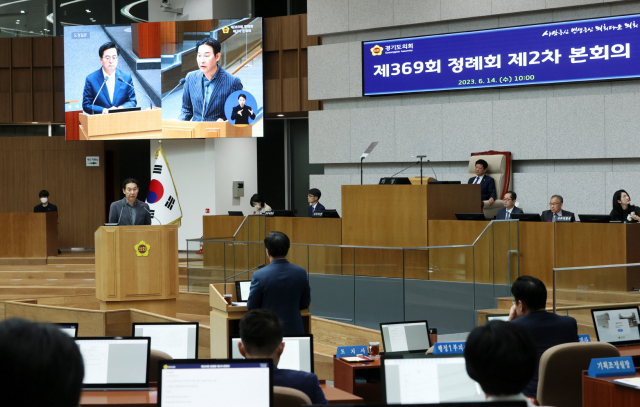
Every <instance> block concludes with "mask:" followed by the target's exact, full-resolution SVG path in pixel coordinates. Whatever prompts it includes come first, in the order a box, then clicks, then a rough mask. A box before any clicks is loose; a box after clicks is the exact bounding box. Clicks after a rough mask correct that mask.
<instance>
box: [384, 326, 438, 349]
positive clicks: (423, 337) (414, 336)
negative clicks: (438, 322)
mask: <svg viewBox="0 0 640 407" xmlns="http://www.w3.org/2000/svg"><path fill="white" fill-rule="evenodd" d="M380 334H381V335H382V346H384V352H385V354H393V353H424V352H426V351H427V349H429V348H430V347H431V341H430V340H429V324H428V323H427V321H411V322H385V323H380Z"/></svg>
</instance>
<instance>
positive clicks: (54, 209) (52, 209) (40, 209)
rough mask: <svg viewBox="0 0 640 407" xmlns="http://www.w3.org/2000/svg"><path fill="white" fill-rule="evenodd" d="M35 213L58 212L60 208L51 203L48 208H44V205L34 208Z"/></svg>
mask: <svg viewBox="0 0 640 407" xmlns="http://www.w3.org/2000/svg"><path fill="white" fill-rule="evenodd" d="M33 212H36V213H37V212H58V207H57V206H55V205H54V204H52V203H51V202H49V205H47V206H42V204H40V205H36V206H35V207H34V208H33Z"/></svg>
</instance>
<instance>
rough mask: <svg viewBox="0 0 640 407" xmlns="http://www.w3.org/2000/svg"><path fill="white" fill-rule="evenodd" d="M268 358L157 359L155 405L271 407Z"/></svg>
mask: <svg viewBox="0 0 640 407" xmlns="http://www.w3.org/2000/svg"><path fill="white" fill-rule="evenodd" d="M272 364H273V361H272V360H271V359H248V360H233V359H219V360H216V359H195V360H189V359H177V360H172V361H165V362H164V363H163V362H162V361H160V363H159V369H160V370H159V375H158V406H165V407H168V406H180V407H199V406H229V407H231V406H232V407H271V405H272V400H273V390H272V380H273V372H272V369H273V368H272Z"/></svg>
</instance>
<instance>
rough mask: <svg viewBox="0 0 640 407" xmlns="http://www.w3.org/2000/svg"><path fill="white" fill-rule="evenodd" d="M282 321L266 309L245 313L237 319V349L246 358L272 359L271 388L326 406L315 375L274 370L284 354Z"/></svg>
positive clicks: (297, 371) (288, 370) (325, 400)
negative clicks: (297, 392)
mask: <svg viewBox="0 0 640 407" xmlns="http://www.w3.org/2000/svg"><path fill="white" fill-rule="evenodd" d="M282 336H283V334H282V322H280V320H279V319H278V316H277V315H276V314H274V313H273V311H269V310H268V309H256V310H253V311H249V313H247V314H246V315H245V316H244V317H242V319H241V320H240V339H241V342H240V343H238V349H239V350H240V353H241V354H242V356H244V357H245V358H247V359H273V365H274V368H273V385H274V386H281V387H290V388H292V389H296V390H300V391H301V392H303V393H304V394H306V395H307V396H309V398H310V399H311V403H312V404H328V402H327V399H326V398H325V397H324V392H323V391H322V388H321V387H320V382H318V376H316V375H315V374H313V373H309V372H302V371H299V370H290V369H278V362H279V361H280V356H282V352H283V351H284V346H285V343H284V342H283V341H282Z"/></svg>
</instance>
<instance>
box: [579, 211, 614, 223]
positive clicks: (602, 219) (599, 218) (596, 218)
mask: <svg viewBox="0 0 640 407" xmlns="http://www.w3.org/2000/svg"><path fill="white" fill-rule="evenodd" d="M578 219H580V222H582V223H609V222H611V216H609V215H586V214H584V213H583V214H581V215H580V214H578Z"/></svg>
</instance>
